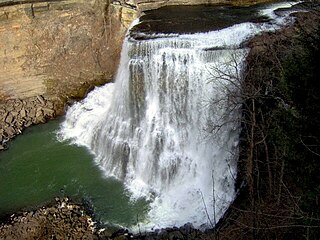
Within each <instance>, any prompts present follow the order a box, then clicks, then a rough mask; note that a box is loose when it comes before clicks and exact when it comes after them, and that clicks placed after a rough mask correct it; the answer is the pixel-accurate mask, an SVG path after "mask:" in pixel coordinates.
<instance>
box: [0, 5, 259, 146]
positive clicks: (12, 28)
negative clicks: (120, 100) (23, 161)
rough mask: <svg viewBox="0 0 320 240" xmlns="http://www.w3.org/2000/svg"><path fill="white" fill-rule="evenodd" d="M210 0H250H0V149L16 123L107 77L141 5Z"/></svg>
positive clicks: (40, 117) (59, 108)
mask: <svg viewBox="0 0 320 240" xmlns="http://www.w3.org/2000/svg"><path fill="white" fill-rule="evenodd" d="M258 1H264V0H258ZM216 3H232V4H249V3H253V2H252V0H243V1H235V0H234V1H231V0H230V1H226V0H47V1H45V0H0V130H1V131H0V150H1V149H2V148H4V147H3V144H4V143H5V142H7V141H8V140H9V139H11V138H12V137H14V136H15V135H17V134H19V133H21V131H22V130H23V128H25V127H27V126H30V125H31V124H37V123H41V122H45V121H46V120H47V119H50V118H53V117H55V116H56V115H59V114H62V113H63V112H64V106H65V103H66V102H68V101H69V99H79V98H82V97H83V96H85V94H86V92H87V91H88V90H89V89H91V88H92V87H93V86H96V85H99V84H103V83H106V82H109V81H112V80H113V79H114V76H115V73H116V70H117V66H118V62H119V58H120V52H121V46H122V41H123V38H124V35H125V33H126V31H127V29H128V27H129V26H130V24H131V22H132V21H133V20H134V19H136V18H137V17H139V16H141V15H143V14H144V11H148V10H152V9H157V8H160V7H164V6H169V5H199V4H216ZM39 98H40V99H43V100H44V103H45V104H43V103H41V102H39V101H37V99H39ZM20 100H23V101H20ZM8 101H9V102H8ZM47 103H48V104H47ZM39 104H40V105H39ZM48 106H49V107H48ZM44 108H45V109H50V114H48V111H44V110H43V109H44ZM22 109H24V110H25V111H22ZM32 109H33V110H32ZM34 110H36V113H35V111H34ZM21 111H22V113H21ZM45 112H46V113H47V114H46V113H45ZM9 113H10V114H9ZM20 113H21V114H20ZM37 113H38V114H37ZM8 116H9V118H8Z"/></svg>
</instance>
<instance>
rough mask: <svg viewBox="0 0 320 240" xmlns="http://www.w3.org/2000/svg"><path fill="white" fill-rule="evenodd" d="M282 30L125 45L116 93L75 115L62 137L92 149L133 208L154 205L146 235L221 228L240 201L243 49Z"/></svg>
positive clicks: (94, 98)
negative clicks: (137, 202) (189, 227)
mask: <svg viewBox="0 0 320 240" xmlns="http://www.w3.org/2000/svg"><path fill="white" fill-rule="evenodd" d="M264 13H265V14H269V16H270V17H272V18H274V21H272V22H268V23H263V24H257V23H241V24H237V25H234V26H232V27H229V28H226V29H221V30H218V31H213V32H208V33H197V34H183V35H161V37H159V38H157V37H155V36H153V38H152V39H149V40H148V39H145V40H135V39H132V38H130V37H129V36H128V37H127V38H126V39H125V41H124V44H123V49H122V55H121V62H120V66H119V70H118V74H117V77H116V81H115V83H112V84H107V85H105V86H103V87H100V88H96V89H95V90H94V91H92V92H91V93H89V94H88V96H87V97H86V99H84V100H83V101H81V102H78V103H76V104H74V105H73V106H72V107H70V109H69V110H68V112H67V114H66V119H65V121H64V122H63V124H62V126H61V129H60V132H59V137H60V139H62V140H66V139H71V140H72V141H73V143H75V144H79V145H83V146H86V147H87V148H88V149H90V151H92V153H93V154H94V156H95V161H96V163H97V164H98V165H99V166H100V167H101V169H102V170H103V171H104V173H105V175H106V176H109V177H110V176H113V177H115V178H117V179H119V180H121V181H123V182H124V184H125V186H126V188H127V189H128V191H129V192H130V195H131V198H132V200H134V199H138V198H140V197H144V198H146V199H147V200H149V201H150V210H149V212H148V216H147V217H146V219H145V220H144V222H143V226H144V228H145V229H147V230H148V229H149V230H150V229H153V228H162V227H170V226H181V225H184V224H185V223H187V222H190V223H192V224H193V226H194V227H197V228H206V227H211V226H212V225H214V224H215V221H217V220H219V219H220V218H221V217H222V216H223V214H224V213H225V211H226V210H227V208H228V207H229V205H230V203H231V202H232V201H233V199H234V197H235V187H234V183H235V179H236V176H237V159H238V143H239V133H240V117H241V96H240V95H241V94H240V93H241V90H240V84H241V70H242V69H243V66H244V59H245V57H246V55H247V53H248V49H246V48H241V47H240V45H241V43H242V42H243V41H244V40H246V39H248V38H249V37H251V36H253V35H255V34H257V33H259V32H261V31H265V30H274V29H276V28H278V27H279V26H280V24H283V23H284V22H285V21H284V19H285V17H284V16H282V17H279V16H276V15H274V14H273V12H272V11H265V12H264Z"/></svg>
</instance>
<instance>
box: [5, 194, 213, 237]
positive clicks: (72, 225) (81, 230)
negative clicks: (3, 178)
mask: <svg viewBox="0 0 320 240" xmlns="http://www.w3.org/2000/svg"><path fill="white" fill-rule="evenodd" d="M89 212H91V211H90V210H88V207H86V205H85V204H80V203H76V202H73V201H72V200H70V199H69V198H68V197H64V198H59V197H57V198H55V199H54V201H53V202H51V203H49V204H48V205H47V206H44V207H41V208H38V209H37V210H34V211H25V212H22V213H17V214H12V215H11V216H8V218H7V219H5V220H4V221H3V220H2V222H4V223H1V224H0V239H3V240H11V239H25V240H29V239H30V240H31V239H57V240H58V239H88V240H89V239H97V240H98V239H101V240H105V239H114V240H125V239H146V240H147V239H149V240H152V239H158V240H162V239H209V238H208V237H209V236H210V234H209V233H204V232H201V231H200V230H197V229H194V228H193V227H192V225H191V224H186V225H184V226H183V227H180V228H166V229H161V230H156V231H154V232H144V233H141V232H140V233H137V234H133V233H130V232H129V231H128V230H127V229H123V228H119V227H114V226H108V227H106V226H104V225H103V224H101V223H98V222H96V221H95V219H94V216H91V215H90V214H89Z"/></svg>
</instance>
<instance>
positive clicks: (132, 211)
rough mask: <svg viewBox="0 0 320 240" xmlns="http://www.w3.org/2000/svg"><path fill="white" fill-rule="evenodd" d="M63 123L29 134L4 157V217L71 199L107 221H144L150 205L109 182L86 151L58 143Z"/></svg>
mask: <svg viewBox="0 0 320 240" xmlns="http://www.w3.org/2000/svg"><path fill="white" fill-rule="evenodd" d="M60 121H61V120H60ZM60 121H59V120H53V121H50V122H49V123H47V124H44V125H38V126H34V127H31V128H29V129H27V130H26V131H25V132H24V134H23V135H21V136H18V137H17V138H16V139H15V140H14V141H12V143H11V144H10V146H9V149H8V150H7V151H4V152H1V153H0V216H1V215H2V216H3V215H4V214H9V213H12V212H15V211H20V210H23V209H26V208H32V207H36V206H39V205H42V204H45V203H46V202H48V201H51V200H52V199H53V198H54V197H55V196H70V197H72V198H73V199H75V200H81V199H85V200H86V201H89V202H90V203H91V204H92V205H93V207H94V210H95V213H96V214H97V217H98V218H99V219H101V220H102V221H104V222H109V223H113V224H120V225H122V226H127V227H128V226H130V225H132V224H135V223H136V221H137V216H138V217H139V220H141V219H142V218H143V216H144V214H145V213H146V211H147V204H146V202H144V201H143V200H140V201H137V202H130V201H129V197H128V194H127V193H126V192H125V190H124V187H123V185H122V183H120V182H119V181H116V180H114V179H110V178H106V177H104V176H103V173H102V171H101V170H100V169H99V168H98V167H97V166H96V165H95V164H94V161H93V157H92V155H91V154H90V153H89V152H88V151H87V150H86V149H85V148H81V147H77V146H71V145H68V144H67V143H61V142H58V141H57V140H56V137H55V132H56V131H57V129H58V127H59V123H60Z"/></svg>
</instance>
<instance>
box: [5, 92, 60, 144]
mask: <svg viewBox="0 0 320 240" xmlns="http://www.w3.org/2000/svg"><path fill="white" fill-rule="evenodd" d="M59 113H60V114H61V104H58V103H57V102H54V101H52V100H50V99H47V98H46V97H44V96H42V95H38V96H35V97H30V98H26V99H11V100H7V101H5V102H4V103H0V150H5V149H6V148H7V143H8V141H9V140H10V139H12V138H14V137H15V136H17V135H19V134H21V133H22V131H23V130H24V129H25V128H27V127H30V126H31V125H35V124H39V123H45V122H47V121H48V120H49V119H53V118H55V117H56V116H57V114H59Z"/></svg>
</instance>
